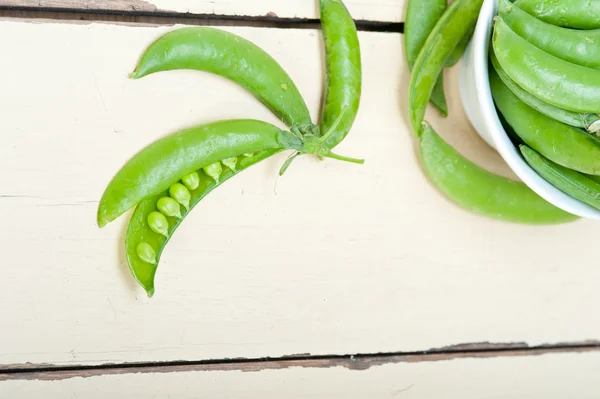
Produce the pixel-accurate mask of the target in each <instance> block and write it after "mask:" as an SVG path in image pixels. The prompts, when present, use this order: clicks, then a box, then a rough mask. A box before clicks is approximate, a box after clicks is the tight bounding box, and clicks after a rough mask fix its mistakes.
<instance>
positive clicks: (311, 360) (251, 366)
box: [0, 341, 600, 382]
mask: <svg viewBox="0 0 600 399" xmlns="http://www.w3.org/2000/svg"><path fill="white" fill-rule="evenodd" d="M589 352H600V341H584V342H581V343H566V344H556V345H540V346H528V345H527V344H524V343H514V344H489V343H478V344H461V345H454V346H449V347H444V348H440V349H431V350H428V351H419V352H397V353H375V354H355V355H331V356H327V355H323V356H311V355H294V356H283V357H279V358H254V359H215V360H201V361H167V362H147V363H123V364H103V365H92V366H86V365H79V366H78V365H72V366H52V365H33V364H22V365H6V366H2V367H3V368H0V382H2V381H10V380H42V381H58V380H65V379H70V378H76V377H81V378H88V377H94V376H101V375H115V374H138V373H175V372H198V371H242V372H260V371H263V370H279V369H287V368H293V367H304V368H332V367H343V368H347V369H349V370H357V371H360V370H367V369H369V368H371V367H376V366H382V365H386V364H397V363H423V362H439V361H451V360H456V359H466V358H477V359H485V358H497V357H525V356H542V355H550V354H557V353H589Z"/></svg>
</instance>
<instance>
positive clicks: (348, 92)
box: [320, 0, 362, 149]
mask: <svg viewBox="0 0 600 399" xmlns="http://www.w3.org/2000/svg"><path fill="white" fill-rule="evenodd" d="M320 12H321V25H322V28H323V39H324V44H325V66H326V76H327V78H326V85H325V93H324V100H323V108H322V110H321V133H322V134H324V135H325V134H328V133H330V130H332V129H334V131H333V133H332V134H331V135H330V136H329V138H328V139H327V140H326V142H325V147H327V148H329V149H332V148H334V147H335V146H337V145H338V144H339V143H340V142H341V141H342V140H344V138H345V137H346V135H347V134H348V132H349V131H350V129H351V128H352V125H353V123H354V120H355V118H356V114H357V113H358V108H359V106H360V97H361V92H362V65H361V53H360V42H359V40H358V34H357V31H356V25H355V23H354V20H353V19H352V17H351V16H350V14H349V13H348V10H347V9H346V6H344V3H343V2H342V1H341V0H320Z"/></svg>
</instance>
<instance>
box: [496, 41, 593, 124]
mask: <svg viewBox="0 0 600 399" xmlns="http://www.w3.org/2000/svg"><path fill="white" fill-rule="evenodd" d="M490 58H491V61H492V65H493V67H494V70H495V71H496V73H497V74H498V76H499V77H500V79H502V81H503V82H504V84H505V85H506V86H508V88H509V89H510V91H512V92H513V94H515V95H516V96H517V97H519V99H520V100H521V101H523V102H524V103H525V104H527V105H529V106H530V107H531V108H533V109H535V110H536V111H538V112H540V113H542V114H544V115H546V116H547V117H549V118H553V119H556V120H557V121H559V122H562V123H565V124H567V125H569V126H574V127H579V128H585V129H588V130H589V131H593V130H594V129H595V127H596V126H597V125H598V121H599V120H600V118H599V117H598V115H593V114H580V113H578V112H572V111H567V110H564V109H561V108H558V107H555V106H554V105H552V104H548V103H547V102H545V101H542V100H540V99H539V98H537V97H536V96H534V95H533V94H531V93H529V92H528V91H526V90H523V88H522V87H521V86H519V85H518V84H516V83H515V82H514V80H512V79H511V78H510V76H508V74H507V73H506V71H504V69H503V68H502V66H501V65H500V63H499V62H498V59H497V58H496V54H494V52H493V51H490Z"/></svg>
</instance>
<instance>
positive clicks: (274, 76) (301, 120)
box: [131, 26, 311, 127]
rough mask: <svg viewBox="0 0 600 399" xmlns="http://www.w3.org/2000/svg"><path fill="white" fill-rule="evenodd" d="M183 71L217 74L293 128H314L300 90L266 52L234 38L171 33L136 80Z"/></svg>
mask: <svg viewBox="0 0 600 399" xmlns="http://www.w3.org/2000/svg"><path fill="white" fill-rule="evenodd" d="M178 69H191V70H197V71H203V72H209V73H214V74H216V75H219V76H222V77H224V78H227V79H230V80H232V81H234V82H236V83H237V84H239V85H241V86H242V87H244V88H245V89H247V90H249V91H250V92H251V93H252V94H254V96H256V97H257V98H258V99H259V100H260V101H261V102H262V103H263V104H265V105H266V106H267V107H268V108H269V109H270V110H271V111H272V112H273V113H274V114H275V115H276V116H277V117H278V118H279V119H281V120H282V121H283V122H284V123H285V124H287V125H288V126H290V127H291V126H307V125H308V126H310V125H311V117H310V113H309V111H308V108H307V106H306V104H305V102H304V99H303V97H302V95H301V94H300V91H299V90H298V88H297V87H296V84H295V83H294V81H293V80H292V79H291V78H290V76H289V75H288V74H287V72H286V71H285V70H284V69H283V68H282V67H281V65H280V64H279V63H278V62H277V61H276V60H275V59H274V58H273V57H271V56H270V55H269V54H268V53H267V52H266V51H264V50H263V49H261V48H260V47H258V46H257V45H255V44H254V43H252V42H250V41H249V40H246V39H244V38H242V37H240V36H238V35H235V34H233V33H230V32H227V31H224V30H221V29H215V28H211V27H204V26H203V27H187V28H181V29H177V30H174V31H172V32H168V33H166V34H164V35H163V36H161V37H159V38H158V39H157V40H156V41H155V42H154V43H152V44H151V45H150V46H149V47H148V48H147V49H146V51H145V52H144V54H143V55H142V58H141V60H140V61H139V64H138V66H137V68H136V69H135V71H134V72H133V73H132V74H131V77H132V78H135V79H139V78H142V77H144V76H147V75H150V74H153V73H157V72H163V71H171V70H178Z"/></svg>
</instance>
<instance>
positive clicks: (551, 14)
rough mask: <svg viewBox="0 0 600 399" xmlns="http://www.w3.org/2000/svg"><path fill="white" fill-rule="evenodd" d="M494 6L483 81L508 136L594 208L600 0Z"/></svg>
mask: <svg viewBox="0 0 600 399" xmlns="http://www.w3.org/2000/svg"><path fill="white" fill-rule="evenodd" d="M498 6H499V7H498V15H497V17H496V19H495V21H494V33H493V37H492V42H491V44H492V45H491V51H490V62H491V64H492V68H490V69H491V73H490V87H491V89H492V96H493V98H494V102H495V103H496V106H497V108H498V109H499V111H500V113H501V114H502V116H503V117H504V119H505V121H506V124H507V125H508V126H509V127H510V130H511V133H512V135H513V142H514V143H515V145H518V147H519V149H520V151H521V154H522V155H523V158H524V159H525V160H526V162H527V163H528V164H529V165H530V166H531V168H532V169H534V170H535V171H536V172H537V173H538V174H539V175H540V176H541V177H542V178H544V179H545V180H546V181H547V182H548V183H550V184H551V185H553V186H554V187H556V188H557V189H559V190H561V191H562V192H564V193H566V194H568V195H569V196H571V197H573V198H576V199H578V200H580V201H582V202H584V203H586V204H588V205H590V206H592V207H594V208H596V209H600V138H599V137H598V136H597V133H598V131H599V130H600V116H599V114H600V2H598V1H581V0H569V1H568V2H553V3H548V4H543V3H542V2H541V1H540V0H538V1H535V0H518V1H516V2H515V3H511V2H509V1H508V0H498ZM542 6H544V7H542ZM524 55H526V56H524Z"/></svg>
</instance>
